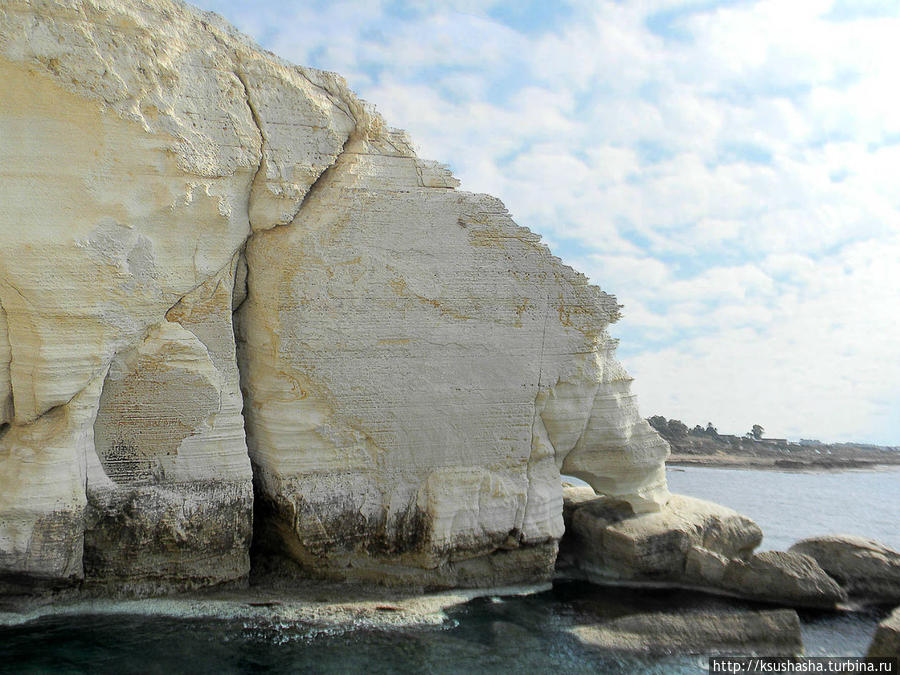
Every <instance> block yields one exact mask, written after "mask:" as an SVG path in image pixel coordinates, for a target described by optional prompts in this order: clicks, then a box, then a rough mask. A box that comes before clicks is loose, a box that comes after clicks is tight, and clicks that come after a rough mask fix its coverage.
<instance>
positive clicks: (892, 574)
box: [788, 535, 900, 604]
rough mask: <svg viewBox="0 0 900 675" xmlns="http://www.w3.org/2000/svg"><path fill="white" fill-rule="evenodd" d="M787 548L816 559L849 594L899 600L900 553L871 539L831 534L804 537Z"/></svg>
mask: <svg viewBox="0 0 900 675" xmlns="http://www.w3.org/2000/svg"><path fill="white" fill-rule="evenodd" d="M788 550H789V551H791V552H793V553H802V554H804V555H808V556H809V557H811V558H813V559H815V561H816V562H817V563H819V566H820V567H821V568H822V569H823V570H825V571H826V572H827V573H828V575H829V576H830V577H832V578H833V579H835V580H836V581H837V582H838V583H839V584H840V585H841V587H842V588H843V589H844V590H845V591H846V592H847V594H848V595H849V596H850V597H851V598H855V599H860V600H866V601H871V602H876V603H883V604H895V603H897V602H900V553H898V552H897V551H894V550H892V549H890V548H888V547H887V546H885V545H884V544H880V543H878V542H877V541H872V540H871V539H864V538H862V537H854V536H852V535H830V536H825V537H811V538H809V539H803V540H802V541H798V542H797V543H796V544H794V545H793V546H791V548H790V549H788Z"/></svg>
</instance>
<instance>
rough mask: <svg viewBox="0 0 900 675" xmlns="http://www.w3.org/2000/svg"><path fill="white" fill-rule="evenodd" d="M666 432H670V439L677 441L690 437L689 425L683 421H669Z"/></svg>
mask: <svg viewBox="0 0 900 675" xmlns="http://www.w3.org/2000/svg"><path fill="white" fill-rule="evenodd" d="M666 431H668V432H669V438H671V439H673V440H676V441H677V440H680V439H682V438H684V437H685V436H687V435H688V428H687V424H685V423H684V422H682V421H681V420H669V423H668V424H667V425H666Z"/></svg>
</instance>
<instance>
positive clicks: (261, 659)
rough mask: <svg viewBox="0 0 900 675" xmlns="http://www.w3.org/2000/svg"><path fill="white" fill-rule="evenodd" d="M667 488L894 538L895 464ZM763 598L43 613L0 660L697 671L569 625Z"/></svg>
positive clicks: (840, 621) (552, 594)
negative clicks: (408, 622) (243, 615)
mask: <svg viewBox="0 0 900 675" xmlns="http://www.w3.org/2000/svg"><path fill="white" fill-rule="evenodd" d="M669 478H670V482H671V487H672V490H673V491H675V492H680V493H684V494H692V495H695V496H698V497H702V498H706V499H712V500H715V501H718V502H721V503H724V504H727V505H730V506H732V507H734V508H736V509H738V510H740V511H742V512H745V513H747V514H748V515H750V516H752V517H753V518H755V519H756V520H757V522H759V523H760V525H761V526H762V527H763V529H764V530H765V531H766V540H765V542H764V546H768V547H771V548H784V547H786V546H788V545H789V544H790V543H793V541H795V540H796V539H798V538H801V537H804V536H809V535H812V534H821V533H828V532H849V533H856V534H862V535H865V536H871V537H875V538H878V539H881V540H882V541H885V542H886V543H889V544H891V545H893V546H895V547H896V545H897V531H896V525H895V523H896V520H897V515H898V514H900V510H898V503H897V492H898V491H897V487H898V481H900V472H898V471H885V472H862V471H859V472H846V473H835V474H799V473H774V472H763V471H741V470H724V469H701V468H693V467H689V468H687V469H686V470H684V471H679V470H673V471H670V472H669ZM735 603H737V604H742V605H745V606H748V607H762V606H761V605H752V604H750V603H740V602H738V601H731V600H725V599H720V598H714V597H710V596H704V595H701V594H697V593H692V592H687V591H678V590H642V591H636V590H629V589H611V588H599V587H595V586H591V585H589V584H583V583H572V582H569V583H563V584H557V585H556V586H555V587H554V589H553V590H552V591H548V592H546V593H540V594H536V595H531V596H524V597H510V598H481V599H477V600H473V601H471V602H468V603H465V604H462V605H459V606H457V607H455V608H452V609H451V610H449V611H448V619H447V621H446V622H445V623H444V625H443V626H440V627H434V628H427V629H415V630H413V629H404V630H390V631H388V630H372V629H355V630H345V631H338V630H333V629H332V630H324V629H322V628H321V627H316V626H311V625H307V624H301V623H289V622H278V623H275V622H271V621H261V620H252V621H250V620H207V619H204V620H200V619H197V620H184V619H174V618H171V619H170V618H162V617H150V616H110V615H84V616H74V617H73V616H61V615H58V616H47V617H44V618H42V619H38V620H36V621H32V622H30V623H27V624H23V625H19V626H13V627H6V628H0V673H164V674H166V675H171V674H173V673H182V672H187V673H197V674H200V673H255V672H277V673H373V674H374V673H529V674H532V673H547V672H552V673H659V674H662V673H667V674H668V673H675V674H678V673H703V672H706V670H705V665H706V658H705V657H704V656H703V655H691V656H681V655H671V656H665V655H655V656H650V655H644V656H632V655H625V654H616V653H597V652H594V651H590V650H588V649H586V648H585V647H583V646H582V645H580V644H579V643H578V642H577V640H575V639H574V638H573V637H572V636H571V635H570V634H569V633H568V632H567V630H566V629H567V628H568V627H569V626H572V625H574V624H584V623H590V622H591V618H592V617H609V616H621V615H624V614H630V613H640V612H648V611H659V610H665V609H669V608H673V607H677V608H679V610H680V611H694V610H699V611H703V610H709V609H716V608H723V607H728V606H733V605H734V604H735ZM886 611H887V610H886V609H878V610H872V611H868V612H861V613H852V614H851V613H843V614H840V613H827V612H804V613H801V619H802V621H803V634H804V645H805V648H806V653H807V654H810V655H842V656H849V655H859V654H862V653H863V652H864V650H865V648H866V646H867V645H868V642H869V640H870V639H871V636H872V633H873V631H874V628H875V625H876V623H877V622H878V620H879V619H880V618H881V617H883V616H884V615H885V614H886Z"/></svg>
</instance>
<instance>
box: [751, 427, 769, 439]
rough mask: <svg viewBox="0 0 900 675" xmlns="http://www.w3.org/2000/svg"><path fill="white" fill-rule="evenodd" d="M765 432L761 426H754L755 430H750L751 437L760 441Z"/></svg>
mask: <svg viewBox="0 0 900 675" xmlns="http://www.w3.org/2000/svg"><path fill="white" fill-rule="evenodd" d="M764 431H765V429H763V428H762V426H761V425H759V424H754V425H753V428H752V429H750V435H751V436H753V438H755V439H756V440H759V439H760V438H762V435H763V432H764Z"/></svg>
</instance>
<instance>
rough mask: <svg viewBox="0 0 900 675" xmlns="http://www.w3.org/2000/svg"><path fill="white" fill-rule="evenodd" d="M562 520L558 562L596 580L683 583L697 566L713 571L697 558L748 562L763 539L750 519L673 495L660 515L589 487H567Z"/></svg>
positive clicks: (721, 507)
mask: <svg viewBox="0 0 900 675" xmlns="http://www.w3.org/2000/svg"><path fill="white" fill-rule="evenodd" d="M565 517H566V530H567V532H566V538H565V539H564V540H563V548H562V549H561V551H560V564H561V565H562V566H566V565H568V566H571V567H573V568H575V569H578V570H581V571H582V572H584V573H587V574H588V576H589V578H592V579H595V580H598V581H603V580H607V581H658V582H687V581H688V580H689V577H688V576H687V575H688V573H691V574H694V575H698V574H700V573H701V569H700V568H701V567H702V568H703V570H702V571H703V572H704V573H706V574H712V572H706V568H708V567H710V566H711V564H710V562H704V563H702V564H701V562H700V559H699V557H698V556H704V557H706V558H711V560H721V561H728V560H730V559H731V558H735V557H738V558H741V557H749V556H750V555H751V553H752V551H753V549H754V548H756V547H757V546H758V545H759V543H760V541H762V531H761V530H760V529H759V527H758V526H757V525H756V523H754V522H753V521H752V520H750V519H749V518H746V517H744V516H741V515H740V514H738V513H736V512H735V511H733V510H731V509H729V508H726V507H724V506H719V505H718V504H713V503H711V502H706V501H703V500H701V499H694V498H692V497H685V496H683V495H672V496H671V497H670V499H669V500H668V501H667V503H666V504H665V505H664V506H663V508H662V509H661V510H659V511H657V512H654V513H645V514H641V513H637V514H636V513H635V512H634V510H633V509H632V508H631V506H630V505H629V504H628V503H627V502H623V501H621V500H617V499H614V498H611V497H606V496H598V495H596V494H595V493H594V492H593V490H591V489H590V488H566V489H565ZM689 561H690V564H689ZM695 567H696V568H697V569H695ZM690 580H691V581H696V580H695V579H693V578H691V579H690ZM702 581H703V582H708V580H706V579H703V580H702Z"/></svg>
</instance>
